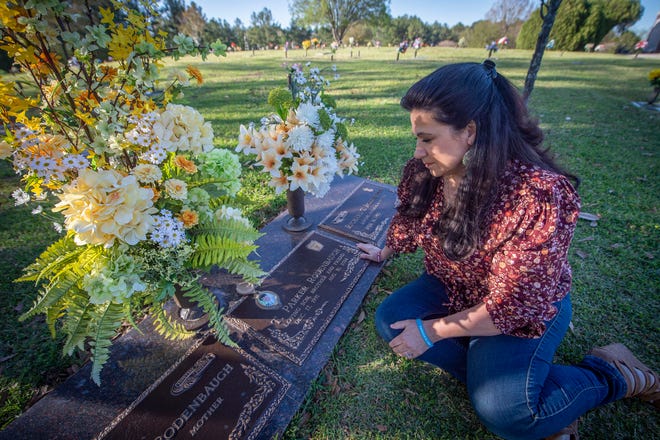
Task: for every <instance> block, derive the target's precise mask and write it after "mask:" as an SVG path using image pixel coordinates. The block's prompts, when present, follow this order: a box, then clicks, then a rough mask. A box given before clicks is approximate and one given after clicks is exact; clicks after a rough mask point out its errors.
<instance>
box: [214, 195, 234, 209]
mask: <svg viewBox="0 0 660 440" xmlns="http://www.w3.org/2000/svg"><path fill="white" fill-rule="evenodd" d="M231 201H232V199H231V197H229V196H220V197H211V200H209V208H211V209H212V210H216V209H218V208H219V207H221V206H222V205H228V204H229V203H230V202H231Z"/></svg>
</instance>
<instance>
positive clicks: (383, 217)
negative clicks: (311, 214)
mask: <svg viewBox="0 0 660 440" xmlns="http://www.w3.org/2000/svg"><path fill="white" fill-rule="evenodd" d="M395 202H396V194H395V193H394V191H392V189H391V188H388V187H385V186H383V185H379V184H377V183H375V182H369V181H364V182H362V184H360V186H358V187H357V188H355V190H354V191H353V193H352V194H351V195H350V196H349V197H348V198H347V199H346V200H345V201H344V202H343V203H342V204H341V205H339V206H338V207H337V208H336V209H335V210H334V211H333V212H332V214H331V215H330V216H328V218H327V219H325V220H324V221H323V222H322V223H321V224H320V225H319V228H321V229H325V230H327V231H330V232H333V233H335V234H339V235H342V236H344V237H347V238H350V239H352V240H355V241H359V242H363V243H372V244H374V243H380V242H382V241H383V240H384V238H385V234H386V233H387V227H388V225H389V222H390V219H391V217H392V212H393V207H394V204H395Z"/></svg>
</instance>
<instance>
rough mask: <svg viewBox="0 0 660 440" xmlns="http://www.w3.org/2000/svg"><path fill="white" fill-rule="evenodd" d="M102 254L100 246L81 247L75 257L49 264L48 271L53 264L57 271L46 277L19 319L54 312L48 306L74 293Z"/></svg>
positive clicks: (52, 267)
mask: <svg viewBox="0 0 660 440" xmlns="http://www.w3.org/2000/svg"><path fill="white" fill-rule="evenodd" d="M46 252H48V250H47V251H46ZM103 254H104V251H103V249H102V248H101V246H95V247H92V248H83V251H82V252H80V253H76V256H77V259H72V258H68V257H67V258H63V259H62V260H60V262H58V263H53V264H49V265H48V268H47V270H48V271H51V270H53V269H54V268H55V266H59V267H58V268H59V271H58V272H57V273H54V274H53V273H51V274H49V276H48V279H49V281H50V282H49V283H48V285H47V286H45V287H44V289H43V290H42V293H41V295H40V296H39V297H38V298H37V299H36V301H35V302H34V304H33V306H32V308H31V309H30V310H28V311H27V312H25V313H24V314H23V315H21V316H20V317H19V320H21V321H24V320H25V319H27V318H30V317H32V316H34V315H36V314H38V313H42V312H46V313H47V314H49V315H53V314H54V313H55V312H54V311H50V308H51V307H53V306H54V305H55V304H56V303H57V302H58V301H60V300H61V299H63V298H64V297H65V296H68V295H70V294H76V293H77V292H78V291H79V288H78V286H79V283H80V282H81V281H82V278H83V277H84V276H85V275H86V274H87V273H89V272H90V270H91V269H92V267H93V266H94V265H95V264H96V263H98V260H99V258H101V257H103Z"/></svg>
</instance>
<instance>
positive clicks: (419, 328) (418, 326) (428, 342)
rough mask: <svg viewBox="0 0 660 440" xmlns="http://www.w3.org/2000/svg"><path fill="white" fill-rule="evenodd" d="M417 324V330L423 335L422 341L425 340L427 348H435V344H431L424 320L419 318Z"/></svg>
mask: <svg viewBox="0 0 660 440" xmlns="http://www.w3.org/2000/svg"><path fill="white" fill-rule="evenodd" d="M415 322H417V329H418V330H419V334H420V335H422V339H424V342H425V343H426V346H427V347H429V348H431V347H433V342H431V339H429V336H428V335H427V334H426V332H425V331H424V325H423V324H422V320H421V319H419V318H417V319H416V320H415Z"/></svg>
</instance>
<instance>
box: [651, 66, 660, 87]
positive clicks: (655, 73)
mask: <svg viewBox="0 0 660 440" xmlns="http://www.w3.org/2000/svg"><path fill="white" fill-rule="evenodd" d="M649 82H650V83H651V85H652V86H654V87H660V69H653V70H651V72H649Z"/></svg>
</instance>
